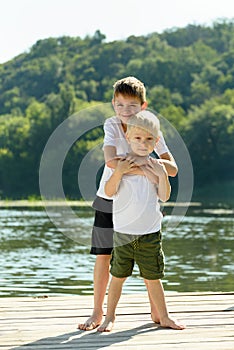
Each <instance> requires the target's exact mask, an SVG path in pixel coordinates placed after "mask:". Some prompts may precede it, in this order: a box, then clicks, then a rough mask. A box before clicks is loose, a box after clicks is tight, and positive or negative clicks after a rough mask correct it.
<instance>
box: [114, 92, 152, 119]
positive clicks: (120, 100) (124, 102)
mask: <svg viewBox="0 0 234 350" xmlns="http://www.w3.org/2000/svg"><path fill="white" fill-rule="evenodd" d="M112 104H113V107H114V110H115V113H116V116H117V117H118V118H119V119H120V120H121V122H122V123H123V124H127V121H128V118H130V117H131V116H133V115H134V114H136V113H138V112H140V111H141V110H143V109H145V108H146V107H147V102H144V103H143V104H141V101H140V100H139V98H137V97H133V96H124V95H121V94H118V95H117V96H115V98H114V99H113V100H112Z"/></svg>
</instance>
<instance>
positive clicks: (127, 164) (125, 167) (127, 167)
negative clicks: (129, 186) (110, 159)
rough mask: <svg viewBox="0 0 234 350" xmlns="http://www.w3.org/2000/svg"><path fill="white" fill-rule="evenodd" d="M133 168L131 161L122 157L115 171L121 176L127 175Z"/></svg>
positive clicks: (133, 164)
mask: <svg viewBox="0 0 234 350" xmlns="http://www.w3.org/2000/svg"><path fill="white" fill-rule="evenodd" d="M135 167H136V165H135V163H134V161H133V160H132V159H128V158H127V157H124V158H121V159H119V160H118V163H117V167H116V168H115V171H116V172H119V173H120V174H122V175H123V174H127V173H129V172H130V171H131V170H132V169H133V168H135Z"/></svg>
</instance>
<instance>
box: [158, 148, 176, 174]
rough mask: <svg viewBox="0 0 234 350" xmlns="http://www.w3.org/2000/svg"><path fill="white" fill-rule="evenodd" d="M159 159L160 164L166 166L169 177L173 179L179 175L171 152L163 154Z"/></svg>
mask: <svg viewBox="0 0 234 350" xmlns="http://www.w3.org/2000/svg"><path fill="white" fill-rule="evenodd" d="M159 157H160V162H161V163H163V164H164V165H165V168H166V170H167V173H168V175H169V176H172V177H174V176H176V175H177V173H178V167H177V165H176V162H175V159H174V157H173V156H172V154H171V153H170V152H166V153H163V154H161V155H160V156H159Z"/></svg>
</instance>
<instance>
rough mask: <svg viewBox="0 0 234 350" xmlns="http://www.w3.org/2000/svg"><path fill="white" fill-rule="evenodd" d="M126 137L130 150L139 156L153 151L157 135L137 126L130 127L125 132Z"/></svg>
mask: <svg viewBox="0 0 234 350" xmlns="http://www.w3.org/2000/svg"><path fill="white" fill-rule="evenodd" d="M126 138H127V141H128V143H129V144H130V146H131V149H132V152H133V153H135V154H136V155H137V156H141V157H144V156H148V155H149V154H150V153H151V152H153V150H154V147H155V145H156V142H157V137H155V136H153V135H152V134H151V133H150V132H149V131H147V130H145V129H142V128H139V127H132V128H131V129H130V131H129V132H128V133H127V135H126Z"/></svg>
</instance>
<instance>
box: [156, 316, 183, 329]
mask: <svg viewBox="0 0 234 350" xmlns="http://www.w3.org/2000/svg"><path fill="white" fill-rule="evenodd" d="M160 325H161V327H164V328H172V329H180V330H182V329H185V325H183V324H181V323H179V322H178V321H177V320H173V319H172V318H170V317H165V318H163V319H162V320H161V321H160Z"/></svg>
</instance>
